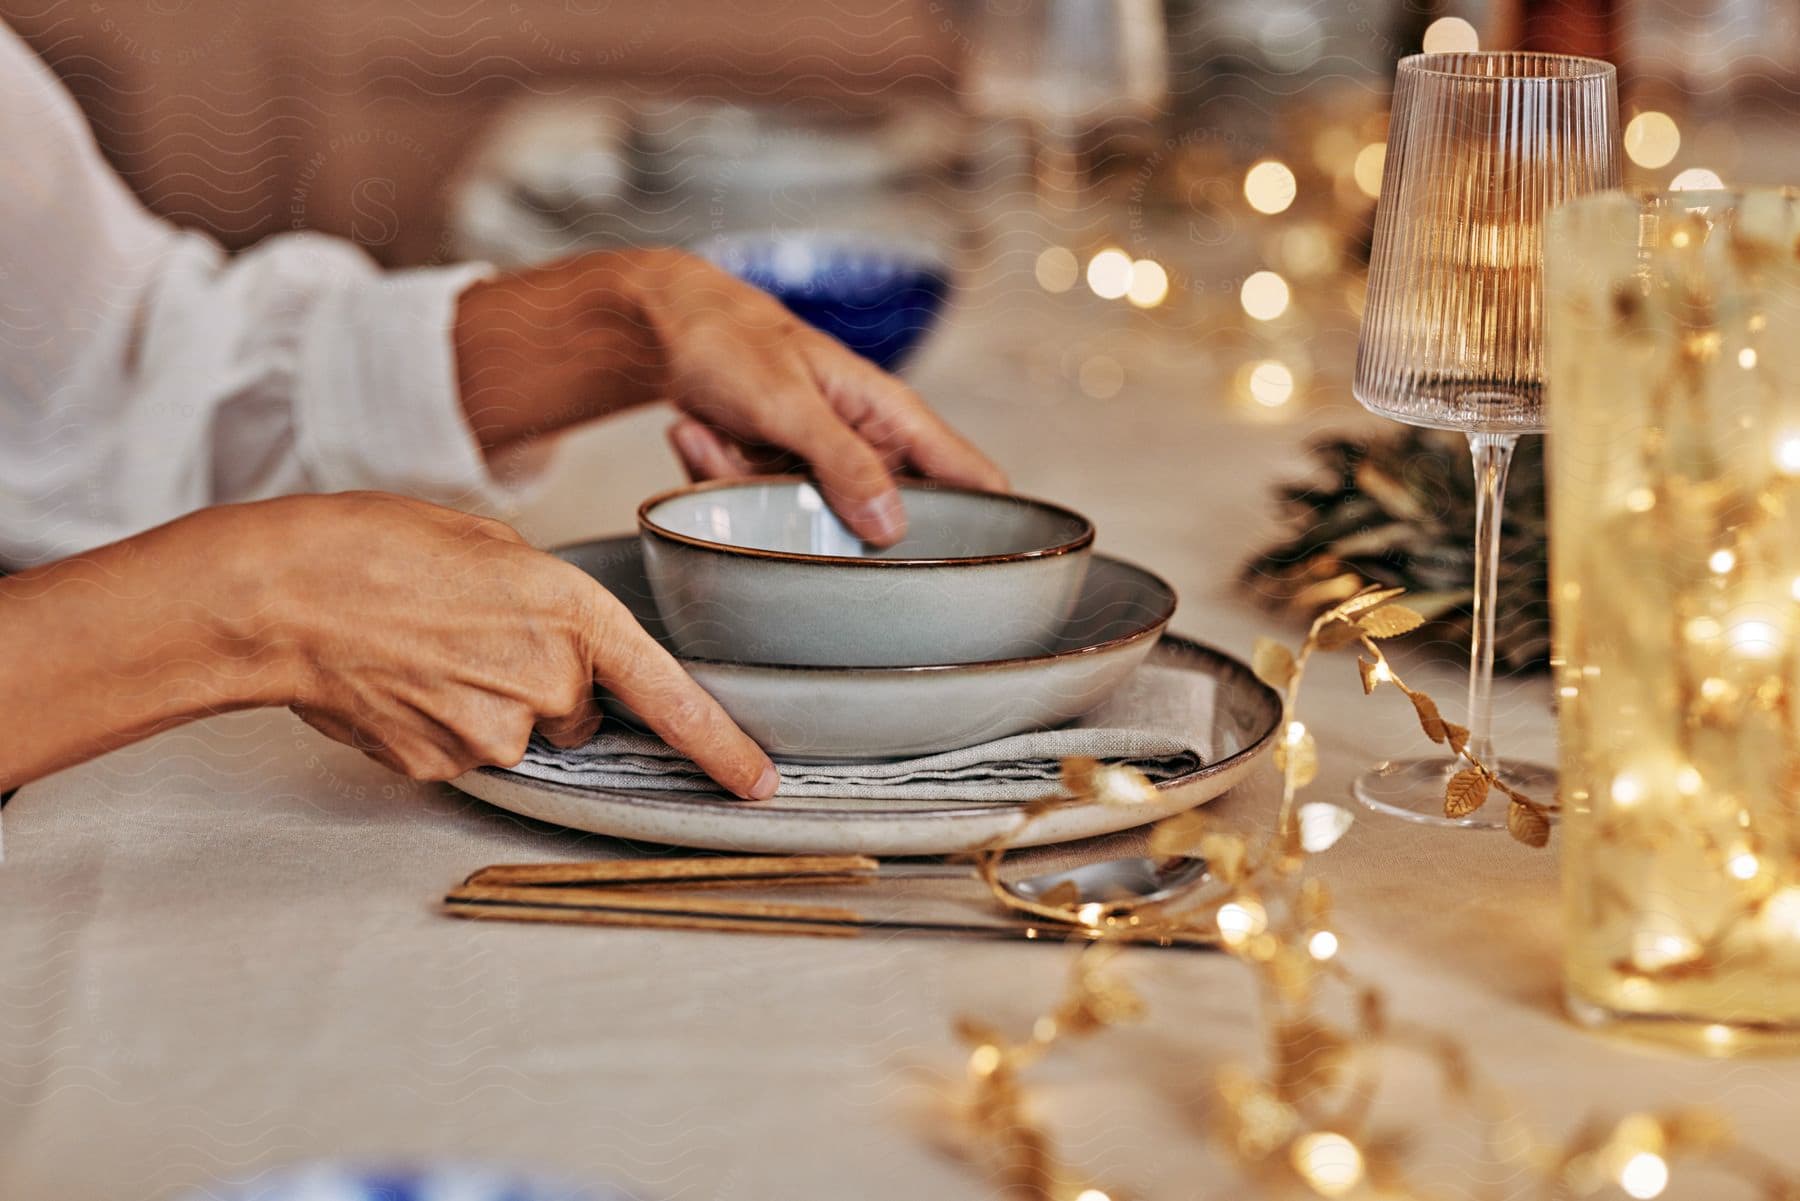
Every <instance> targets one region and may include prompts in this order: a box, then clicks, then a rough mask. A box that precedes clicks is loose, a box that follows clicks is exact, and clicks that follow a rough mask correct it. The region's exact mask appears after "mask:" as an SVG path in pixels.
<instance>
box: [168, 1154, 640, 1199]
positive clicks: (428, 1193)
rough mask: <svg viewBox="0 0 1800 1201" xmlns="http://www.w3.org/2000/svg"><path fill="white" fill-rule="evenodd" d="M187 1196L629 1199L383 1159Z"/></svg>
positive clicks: (467, 1166) (484, 1168)
mask: <svg viewBox="0 0 1800 1201" xmlns="http://www.w3.org/2000/svg"><path fill="white" fill-rule="evenodd" d="M187 1201H630V1198H629V1197H627V1196H626V1194H624V1193H621V1192H617V1191H615V1190H613V1189H611V1188H603V1189H591V1188H587V1187H584V1186H581V1185H576V1184H573V1183H570V1182H567V1181H561V1180H556V1179H554V1178H549V1177H543V1176H538V1175H537V1174H535V1173H526V1172H519V1171H515V1170H513V1169H510V1168H504V1167H496V1166H492V1165H487V1164H476V1163H438V1164H406V1163H398V1164H392V1165H388V1164H382V1163H379V1162H375V1163H365V1162H359V1161H339V1160H324V1161H316V1162H311V1163H302V1164H295V1165H291V1166H289V1167H286V1168H281V1169H277V1170H275V1171H271V1172H266V1173H263V1174H262V1175H261V1176H259V1177H258V1178H257V1179H256V1180H255V1181H253V1182H250V1183H246V1184H240V1185H235V1186H229V1187H225V1186H221V1187H218V1188H214V1189H207V1190H202V1191H197V1192H194V1193H191V1194H189V1195H188V1198H187Z"/></svg>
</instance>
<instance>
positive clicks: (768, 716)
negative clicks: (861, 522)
mask: <svg viewBox="0 0 1800 1201" xmlns="http://www.w3.org/2000/svg"><path fill="white" fill-rule="evenodd" d="M557 553H558V554H560V555H561V556H562V557H563V558H565V559H567V560H568V561H569V562H571V563H573V564H575V566H577V567H579V568H581V569H582V570H583V571H585V572H587V573H588V574H589V575H591V576H593V577H594V578H595V579H597V580H599V581H600V583H602V584H603V585H605V586H606V588H607V589H608V590H609V591H610V592H612V594H613V595H614V596H616V597H618V598H619V599H620V600H621V601H623V602H624V603H625V604H626V605H627V606H628V607H629V608H630V609H631V611H632V612H633V613H634V614H635V615H636V616H637V619H638V620H639V621H640V622H642V623H643V625H644V628H645V629H647V630H649V631H650V633H651V634H652V635H653V636H654V637H656V638H657V639H658V640H659V641H661V642H663V644H664V645H665V646H669V647H670V648H671V649H675V648H674V646H673V642H672V640H671V638H670V635H669V632H668V630H667V628H666V626H665V623H664V622H663V620H662V618H661V616H660V615H659V613H658V606H657V603H656V601H655V599H654V598H653V596H652V595H651V588H650V583H649V580H648V579H647V578H646V574H645V562H644V558H643V552H642V549H641V547H640V546H639V544H638V543H637V541H636V540H634V539H631V538H614V539H608V540H605V541H601V542H589V543H584V544H582V545H580V546H573V547H568V548H565V549H564V550H561V551H559V552H557ZM1174 612H1175V590H1174V589H1173V588H1171V587H1170V586H1169V585H1168V584H1167V583H1165V582H1164V581H1163V580H1161V579H1159V578H1158V577H1157V576H1155V575H1152V574H1151V573H1150V572H1148V571H1145V570H1143V569H1142V568H1139V567H1133V566H1132V565H1131V564H1129V563H1123V562H1120V561H1119V560H1117V559H1109V558H1107V557H1106V556H1104V555H1096V556H1095V557H1094V561H1093V565H1092V567H1091V569H1090V570H1089V571H1088V572H1087V575H1086V579H1085V582H1084V583H1083V585H1082V588H1081V592H1080V595H1079V597H1078V598H1077V601H1076V604H1075V605H1074V611H1073V613H1072V615H1071V616H1070V618H1069V619H1068V621H1067V622H1066V623H1065V625H1064V628H1063V629H1062V630H1061V631H1059V632H1058V633H1057V635H1056V636H1055V637H1054V638H1052V639H1051V640H1050V642H1049V643H1048V645H1047V646H1046V647H1045V649H1044V650H1043V652H1042V653H1040V654H1037V655H1034V656H1031V657H1026V658H1018V659H1003V660H999V661H996V662H986V663H956V664H945V665H940V666H932V667H801V666H758V665H754V664H744V663H722V662H717V661H712V660H705V659H691V658H685V659H683V661H682V665H683V666H684V667H686V668H687V669H688V671H689V672H690V673H691V674H692V675H693V677H694V678H695V679H696V680H698V681H699V682H700V686H701V687H703V688H705V689H706V690H707V691H708V692H710V693H711V694H712V695H713V696H714V697H715V698H717V700H718V701H719V703H720V704H721V705H723V706H724V708H725V711H726V712H727V713H729V714H731V717H732V719H733V720H734V721H736V722H737V723H738V725H739V726H741V727H742V728H743V730H744V732H745V733H746V734H749V735H750V737H752V738H754V739H755V740H756V741H757V742H758V743H760V744H761V745H762V746H763V748H764V749H766V750H767V751H768V752H769V753H770V754H771V755H774V756H775V757H776V758H777V759H786V760H790V761H794V762H815V763H817V762H831V761H844V760H852V761H867V760H871V759H897V758H902V757H907V756H912V755H928V754H935V753H937V752H939V751H949V750H955V749H956V748H958V747H964V746H974V745H975V744H977V743H981V742H987V741H989V740H991V739H994V738H1003V737H1005V736H1006V735H1008V734H1018V733H1022V732H1024V731H1026V730H1038V729H1047V728H1049V727H1052V726H1057V725H1061V724H1062V723H1064V722H1067V721H1071V720H1073V719H1074V718H1077V717H1080V716H1081V715H1082V714H1083V713H1086V712H1087V711H1088V710H1090V709H1093V708H1094V707H1096V706H1097V705H1099V704H1100V702H1102V701H1104V700H1105V699H1106V698H1107V697H1108V696H1110V695H1111V694H1112V693H1113V692H1114V691H1115V690H1116V689H1117V688H1118V687H1119V685H1120V684H1122V683H1124V681H1125V679H1126V677H1127V676H1129V675H1130V674H1131V672H1132V669H1133V668H1135V667H1136V666H1137V665H1138V664H1139V663H1141V662H1142V661H1143V659H1144V657H1145V656H1146V655H1148V654H1149V653H1150V651H1151V648H1153V647H1154V646H1155V645H1156V641H1157V639H1158V638H1159V637H1161V635H1162V632H1163V629H1164V627H1166V626H1167V625H1168V623H1169V618H1170V616H1171V615H1173V613H1174Z"/></svg>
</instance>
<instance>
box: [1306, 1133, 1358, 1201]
mask: <svg viewBox="0 0 1800 1201" xmlns="http://www.w3.org/2000/svg"><path fill="white" fill-rule="evenodd" d="M1292 1154H1293V1162H1294V1171H1296V1172H1298V1173H1299V1174H1300V1178H1301V1179H1302V1180H1304V1181H1306V1183H1307V1184H1309V1185H1311V1186H1312V1190H1313V1191H1314V1192H1316V1193H1318V1194H1319V1195H1320V1196H1322V1197H1342V1196H1343V1195H1344V1194H1345V1193H1348V1192H1350V1191H1351V1190H1352V1189H1354V1188H1356V1186H1357V1185H1359V1184H1361V1183H1362V1178H1363V1157H1362V1152H1361V1151H1359V1150H1357V1149H1356V1144H1355V1143H1353V1142H1351V1141H1350V1140H1349V1139H1347V1138H1345V1137H1344V1136H1343V1135H1341V1134H1335V1133H1333V1132H1332V1131H1329V1130H1320V1131H1315V1132H1313V1133H1312V1134H1307V1135H1303V1136H1302V1137H1300V1138H1297V1139H1295V1140H1294V1149H1293V1152H1292Z"/></svg>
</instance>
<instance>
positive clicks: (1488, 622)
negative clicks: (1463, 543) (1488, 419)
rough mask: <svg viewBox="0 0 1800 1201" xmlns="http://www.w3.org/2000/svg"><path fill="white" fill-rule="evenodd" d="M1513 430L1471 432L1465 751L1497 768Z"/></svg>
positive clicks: (1513, 443) (1517, 440) (1514, 436)
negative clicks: (1500, 615) (1500, 610)
mask: <svg viewBox="0 0 1800 1201" xmlns="http://www.w3.org/2000/svg"><path fill="white" fill-rule="evenodd" d="M1518 444H1519V436H1518V435H1517V434H1470V435H1469V454H1470V457H1471V458H1473V459H1474V461H1475V620H1474V622H1473V625H1474V637H1473V639H1472V640H1471V642H1470V644H1469V718H1468V720H1469V753H1470V754H1472V755H1473V756H1475V758H1477V759H1479V760H1481V761H1482V762H1483V763H1485V764H1487V766H1488V767H1490V768H1493V769H1495V770H1498V769H1499V767H1500V764H1499V763H1498V762H1497V761H1496V760H1495V758H1494V741H1493V704H1494V602H1495V597H1496V594H1497V593H1498V592H1499V587H1500V512H1501V506H1502V505H1503V503H1504V502H1505V499H1506V473H1507V470H1508V469H1509V468H1510V467H1511V466H1512V457H1513V448H1514V447H1516V446H1517V445H1518Z"/></svg>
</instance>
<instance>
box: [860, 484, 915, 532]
mask: <svg viewBox="0 0 1800 1201" xmlns="http://www.w3.org/2000/svg"><path fill="white" fill-rule="evenodd" d="M859 513H860V516H861V518H862V520H863V522H864V523H865V524H866V525H867V527H868V529H869V530H870V532H871V533H873V534H874V538H873V539H872V541H876V542H880V543H882V544H883V545H887V544H890V543H894V542H898V541H900V539H901V538H903V537H905V536H906V510H905V509H904V508H902V507H901V505H900V494H899V493H898V492H893V491H889V492H884V493H882V494H881V495H880V496H877V497H876V498H875V499H874V500H872V501H869V502H868V503H867V504H865V505H863V506H862V508H861V510H859Z"/></svg>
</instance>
